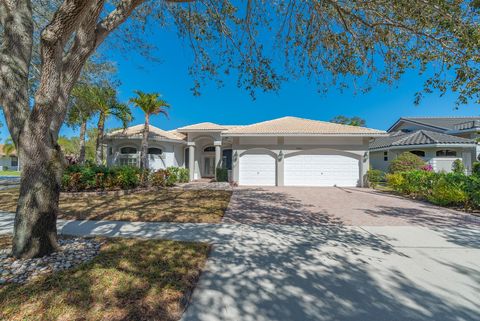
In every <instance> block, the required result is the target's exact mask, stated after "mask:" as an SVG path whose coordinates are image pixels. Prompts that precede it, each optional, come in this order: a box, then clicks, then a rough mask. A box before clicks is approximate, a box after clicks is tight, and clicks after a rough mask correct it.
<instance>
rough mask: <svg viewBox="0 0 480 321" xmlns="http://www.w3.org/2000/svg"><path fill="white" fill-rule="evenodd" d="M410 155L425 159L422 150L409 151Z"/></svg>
mask: <svg viewBox="0 0 480 321" xmlns="http://www.w3.org/2000/svg"><path fill="white" fill-rule="evenodd" d="M410 153H412V154H414V155H417V156H418V157H425V152H424V151H423V150H411V151H410Z"/></svg>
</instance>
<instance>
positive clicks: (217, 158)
mask: <svg viewBox="0 0 480 321" xmlns="http://www.w3.org/2000/svg"><path fill="white" fill-rule="evenodd" d="M213 145H214V146H215V178H217V168H218V167H220V162H221V160H222V142H214V143H213Z"/></svg>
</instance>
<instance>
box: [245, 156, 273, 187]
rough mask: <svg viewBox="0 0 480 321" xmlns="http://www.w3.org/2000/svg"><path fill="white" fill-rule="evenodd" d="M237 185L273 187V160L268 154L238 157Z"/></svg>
mask: <svg viewBox="0 0 480 321" xmlns="http://www.w3.org/2000/svg"><path fill="white" fill-rule="evenodd" d="M239 171H240V173H239V184H240V185H253V186H275V185H276V184H275V183H276V179H275V177H276V164H275V159H274V158H273V157H272V156H270V155H268V154H246V155H243V156H241V157H240V168H239Z"/></svg>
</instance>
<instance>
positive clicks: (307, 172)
mask: <svg viewBox="0 0 480 321" xmlns="http://www.w3.org/2000/svg"><path fill="white" fill-rule="evenodd" d="M283 162H284V172H283V177H284V185H285V186H357V185H358V182H359V177H360V170H359V162H358V159H355V158H352V157H348V156H343V155H337V154H297V155H294V156H289V157H285V158H284V160H283ZM239 170H240V172H239V174H240V177H239V183H240V185H257V186H275V185H276V160H275V158H274V157H273V156H271V155H269V154H265V153H263V154H262V153H257V154H245V155H243V156H242V157H240V169H239Z"/></svg>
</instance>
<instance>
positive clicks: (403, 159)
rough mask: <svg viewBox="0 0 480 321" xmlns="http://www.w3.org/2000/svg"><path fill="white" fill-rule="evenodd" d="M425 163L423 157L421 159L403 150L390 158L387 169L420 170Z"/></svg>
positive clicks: (398, 170)
mask: <svg viewBox="0 0 480 321" xmlns="http://www.w3.org/2000/svg"><path fill="white" fill-rule="evenodd" d="M425 165H426V164H425V162H424V161H423V159H421V158H420V157H418V156H417V155H415V154H412V153H410V152H405V153H402V154H400V155H399V156H398V157H397V158H395V159H394V160H392V162H391V163H390V168H389V169H390V172H391V173H397V172H408V171H413V170H420V169H422V167H424V166H425Z"/></svg>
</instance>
